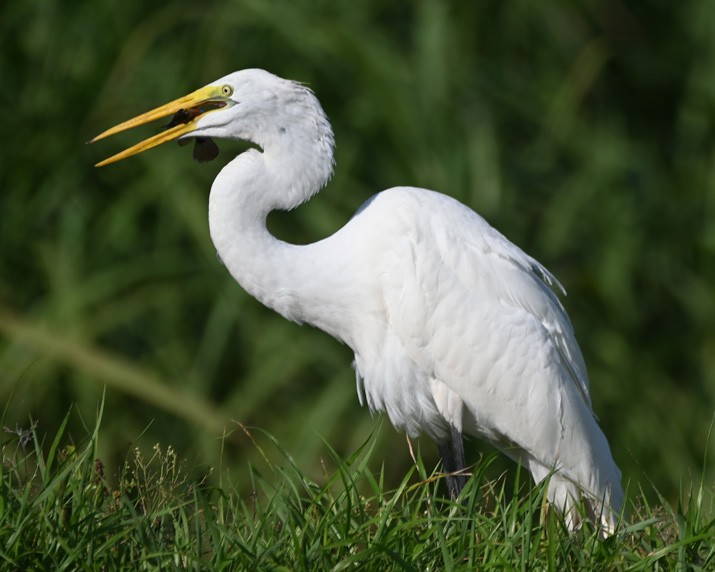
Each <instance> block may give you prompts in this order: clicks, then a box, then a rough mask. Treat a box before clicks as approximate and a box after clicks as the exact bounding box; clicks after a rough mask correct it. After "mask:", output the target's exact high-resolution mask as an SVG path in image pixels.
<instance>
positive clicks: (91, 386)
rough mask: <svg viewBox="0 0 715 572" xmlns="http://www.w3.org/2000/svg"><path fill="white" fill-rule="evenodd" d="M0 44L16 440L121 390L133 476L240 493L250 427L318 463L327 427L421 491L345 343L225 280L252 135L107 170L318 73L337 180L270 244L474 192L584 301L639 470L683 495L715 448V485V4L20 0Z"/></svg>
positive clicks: (3, 285)
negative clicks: (227, 91)
mask: <svg viewBox="0 0 715 572" xmlns="http://www.w3.org/2000/svg"><path fill="white" fill-rule="evenodd" d="M0 37H1V38H2V52H0V101H1V103H2V109H3V125H4V128H3V133H4V137H5V139H4V141H3V143H2V153H1V154H0V216H1V221H2V222H1V223H0V224H1V226H0V241H1V242H0V245H1V248H0V402H1V403H2V404H3V406H4V420H3V424H4V425H5V426H6V428H7V429H14V428H16V426H17V427H28V426H29V419H30V416H31V417H32V418H34V419H35V420H37V423H38V425H37V431H38V433H39V434H40V435H49V436H51V435H52V434H53V432H54V431H55V430H56V428H57V426H58V424H59V423H60V421H61V419H62V418H63V416H64V415H65V414H66V412H67V411H68V409H69V407H70V405H71V404H74V405H75V406H76V408H75V412H74V413H73V415H72V426H73V427H74V429H73V431H74V432H75V433H74V434H76V435H80V436H81V435H83V434H84V433H83V429H82V424H83V423H84V424H87V425H91V424H92V423H93V422H94V415H95V411H96V408H97V404H98V402H99V401H100V400H101V399H102V394H103V392H104V391H106V398H105V399H106V404H107V408H106V411H105V415H104V420H103V424H102V432H101V444H102V456H103V458H104V461H105V463H106V464H108V465H110V466H116V464H117V463H120V462H121V461H122V459H123V458H124V456H125V455H126V452H127V450H128V448H129V447H133V446H134V445H139V446H142V445H143V446H146V445H151V444H153V443H155V442H161V443H164V444H172V445H173V446H174V447H175V448H176V449H177V450H178V451H179V453H180V455H182V456H184V457H186V458H187V459H189V460H190V464H191V466H196V467H197V470H198V471H205V470H206V469H207V468H208V467H209V466H214V467H219V466H220V467H229V468H231V473H232V475H233V478H235V479H236V480H238V481H240V480H241V479H245V478H247V472H246V471H245V466H246V463H247V462H250V461H251V460H252V459H253V458H254V457H255V455H256V454H257V452H256V449H255V447H252V446H250V443H249V440H248V439H246V438H245V437H244V436H243V435H242V432H241V431H240V430H236V429H237V425H236V424H235V423H234V420H235V421H238V422H240V423H243V424H245V425H249V426H257V427H260V428H263V429H265V430H267V431H269V432H271V433H272V434H273V435H275V436H276V438H277V439H278V440H279V441H280V442H281V443H282V445H283V446H284V447H285V448H286V450H287V451H288V452H289V453H290V454H291V455H292V456H293V457H294V458H295V459H296V461H297V462H298V464H299V466H301V467H302V468H303V469H304V470H306V471H307V472H309V473H310V472H313V473H317V474H320V471H321V467H320V462H319V459H320V457H323V456H324V455H325V445H324V443H323V442H322V441H321V437H323V438H325V440H326V441H327V442H328V443H330V444H331V445H332V446H334V447H335V448H336V449H337V450H338V451H339V452H341V453H342V454H349V453H350V452H351V451H352V450H353V449H354V448H355V447H356V446H357V445H358V444H359V443H361V442H362V441H364V439H365V438H366V437H367V436H368V435H369V434H370V433H371V432H372V431H374V430H376V428H377V429H378V431H377V435H378V436H377V439H378V440H379V443H380V453H379V455H378V457H377V458H376V459H374V462H375V465H376V469H378V468H379V463H380V462H381V460H382V459H383V458H384V459H386V471H387V473H388V475H389V477H390V478H392V479H398V478H400V476H402V475H403V474H404V471H405V468H406V466H407V465H408V464H409V463H410V457H409V454H408V450H407V445H406V442H405V439H404V437H403V436H401V435H399V434H397V433H396V432H394V431H393V430H392V428H390V427H389V426H388V424H387V423H385V424H384V426H381V423H380V421H379V419H376V418H373V417H371V416H370V415H369V414H368V412H367V411H366V410H364V409H361V408H360V407H359V406H358V402H357V397H356V394H355V382H354V375H353V371H352V369H351V367H350V362H351V360H352V356H351V354H350V352H349V351H348V350H347V349H346V348H345V347H342V346H340V345H339V344H338V343H337V342H335V341H333V340H332V339H330V338H329V337H328V336H326V335H324V334H323V333H321V332H318V331H315V330H313V329H311V328H309V327H299V326H296V325H294V324H290V323H288V322H286V321H285V320H284V319H282V318H281V317H280V316H278V315H276V314H274V313H272V312H271V311H269V310H267V309H265V308H263V307H261V306H260V305H259V304H258V303H257V302H255V301H254V300H252V299H251V298H250V297H249V296H248V295H247V294H245V293H244V292H243V291H242V290H241V289H240V288H239V287H238V285H236V284H235V283H234V282H233V281H232V279H231V278H230V276H229V275H228V273H227V272H226V271H225V269H224V268H223V267H222V266H221V265H220V264H218V262H217V259H216V255H215V251H214V249H213V246H212V244H211V241H210V239H209V234H208V227H207V220H206V219H207V214H206V207H207V198H208V191H209V188H210V185H211V181H212V180H213V178H214V177H215V175H216V173H217V172H218V170H219V169H220V167H221V166H222V165H223V164H225V163H226V162H227V161H228V160H230V159H231V158H232V156H233V155H234V154H235V153H237V152H239V151H240V150H241V149H243V148H244V147H245V145H242V144H240V143H232V142H228V143H227V142H224V143H223V144H220V147H221V155H220V156H219V158H218V159H217V160H216V161H214V162H213V163H208V164H203V165H200V164H198V163H196V162H194V161H193V160H192V159H191V152H190V148H178V147H177V146H176V145H173V144H171V145H166V146H163V147H160V148H158V149H155V150H152V151H151V152H147V153H145V154H142V155H139V156H137V157H135V158H132V159H130V160H127V161H124V162H122V163H119V164H117V165H114V166H110V167H107V168H103V169H95V168H94V167H93V164H94V163H96V162H97V161H99V160H101V159H103V158H105V157H107V156H109V155H110V154H113V153H114V152H116V151H119V150H121V149H123V148H124V147H125V146H127V145H128V144H130V143H133V142H135V141H137V140H139V139H140V138H142V137H144V136H147V135H149V134H151V133H153V132H154V131H153V128H152V127H150V128H147V129H144V130H142V131H141V132H140V133H137V132H130V133H126V134H122V135H121V136H117V137H115V138H113V139H111V140H108V141H105V142H102V143H100V144H96V145H92V146H86V145H85V144H84V143H85V141H87V140H89V139H91V138H92V137H93V136H94V135H96V134H97V133H99V132H100V131H102V130H104V129H106V128H107V127H109V126H111V125H114V124H116V123H118V122H119V121H122V120H124V119H127V118H129V117H132V116H134V115H136V114H138V113H140V112H143V111H146V110H148V109H150V108H153V107H155V106H157V105H159V104H161V103H164V102H166V101H169V100H171V99H174V98H176V97H178V96H180V95H183V94H185V93H188V92H189V91H191V90H193V89H195V88H197V87H200V86H201V85H204V84H205V83H207V82H209V81H212V80H214V79H217V78H218V77H221V76H222V75H224V74H226V73H229V72H231V71H234V70H237V69H241V68H247V67H262V68H266V69H268V70H270V71H272V72H274V73H276V74H278V75H281V76H283V77H288V78H292V79H297V80H300V81H303V82H306V83H308V84H309V85H310V86H311V87H312V88H313V89H314V90H315V92H316V93H317V95H318V97H319V99H320V100H321V102H322V104H323V106H324V108H325V110H326V112H327V113H328V115H329V116H330V118H331V119H332V122H333V126H334V129H335V132H336V139H337V170H336V175H335V177H334V179H333V181H332V183H331V184H330V185H329V187H328V189H327V190H326V191H325V192H324V193H323V194H321V195H319V196H318V197H317V198H316V199H314V200H313V201H312V202H310V203H309V204H307V205H305V206H304V207H301V208H300V209H298V210H297V211H295V212H292V213H281V214H276V215H275V216H273V218H272V219H271V221H270V224H271V227H272V229H273V230H274V232H276V233H277V234H279V235H280V236H281V237H283V238H286V239H289V240H292V241H296V242H309V241H313V240H317V239H319V238H322V237H324V236H326V235H327V234H329V233H331V232H333V231H335V230H336V229H337V228H339V227H340V226H341V225H343V224H344V223H345V221H346V220H347V219H348V218H349V217H350V216H351V214H352V213H353V212H354V210H355V209H356V208H357V207H358V206H359V205H360V204H361V203H362V202H363V201H364V200H365V199H366V198H368V197H369V196H370V195H371V194H373V193H374V192H377V191H379V190H381V189H384V188H388V187H390V186H394V185H402V184H406V185H417V186H422V187H428V188H433V189H437V190H440V191H442V192H445V193H447V194H450V195H452V196H454V197H456V198H458V199H460V200H461V201H463V202H465V203H466V204H467V205H469V206H470V207H472V208H474V209H475V210H477V211H478V212H480V213H481V214H482V215H483V216H485V217H486V218H487V219H488V220H489V221H490V222H491V223H492V224H493V225H494V226H496V227H497V228H498V229H499V230H501V231H502V232H503V233H504V234H506V235H507V236H508V237H509V238H510V239H511V240H512V241H514V242H515V243H516V244H518V245H520V246H521V247H522V248H524V249H525V250H526V251H527V252H529V253H530V254H532V255H533V256H534V257H536V258H537V259H538V260H540V261H541V262H543V263H544V264H545V265H546V266H547V267H548V268H550V269H551V270H552V271H553V272H554V273H555V274H556V275H557V276H558V278H559V279H560V280H561V281H562V282H563V284H564V285H565V287H566V289H567V290H568V292H569V295H568V297H567V298H566V299H565V300H564V304H565V306H566V308H567V310H568V312H569V314H570V316H571V318H572V320H573V322H574V326H575V328H576V331H577V335H578V339H579V340H580V343H581V347H582V349H583V352H584V354H585V357H586V361H587V363H588V366H589V371H590V375H591V386H592V395H593V402H594V407H595V410H596V411H597V413H598V415H599V417H600V419H601V423H602V425H603V428H604V430H605V432H606V434H607V436H608V438H609V440H610V442H611V445H612V448H613V451H614V455H615V458H616V460H617V462H618V464H619V465H620V467H621V468H622V470H623V473H624V481H625V482H630V483H631V487H633V486H634V485H637V484H643V485H644V486H646V487H649V486H650V485H649V484H648V483H649V482H652V483H654V484H655V485H656V486H657V487H658V488H659V489H660V490H661V491H662V492H663V493H664V494H666V495H667V496H668V497H670V498H672V497H674V496H675V495H676V494H677V491H678V489H679V487H680V486H681V483H684V485H685V486H687V484H688V483H689V482H690V481H691V480H692V479H696V478H700V477H701V476H702V470H703V466H704V463H703V459H704V457H705V455H706V452H707V449H708V448H709V451H710V461H711V463H710V465H709V466H707V469H706V470H707V473H708V474H707V475H706V479H707V480H708V481H707V482H712V479H713V475H714V473H713V470H712V469H711V467H712V464H713V462H715V457H714V456H713V449H715V445H714V444H713V442H712V440H711V442H710V443H709V444H708V440H707V439H708V430H709V428H710V426H711V423H712V420H713V414H714V412H715V332H714V326H715V256H714V255H715V153H714V151H715V138H714V135H715V9H713V5H712V3H711V2H709V1H708V0H702V1H697V0H684V1H682V2H678V3H677V4H671V3H666V2H661V1H655V0H646V1H642V2H639V3H628V4H626V3H625V2H619V1H615V0H606V1H595V0H590V1H582V2H559V1H555V0H540V1H539V2H530V1H526V0H523V1H481V2H467V1H464V2H444V1H441V0H419V1H415V2H388V1H386V0H364V1H355V2H349V3H338V2H335V1H334V0H275V1H269V0H242V1H237V2H211V1H208V2H204V3H197V2H187V1H184V0H181V1H176V2H164V1H161V2H159V1H157V0H142V1H138V0H124V1H123V2H116V1H114V0H93V1H92V2H86V1H79V0H21V1H13V2H3V3H2V5H1V6H0ZM224 427H225V428H226V430H227V431H233V434H231V435H230V436H228V437H226V438H221V435H222V432H223V429H224ZM4 438H5V437H4ZM420 446H421V448H422V450H423V451H424V453H425V455H426V456H427V458H428V460H432V461H434V462H436V452H435V451H434V449H433V447H432V446H431V444H429V443H428V442H427V441H424V442H422V443H420ZM472 448H473V449H472V458H475V455H476V452H477V450H480V449H481V448H482V446H481V445H479V444H474V445H472ZM507 466H509V465H508V464H506V463H505V464H504V465H503V467H507ZM393 482H394V481H393Z"/></svg>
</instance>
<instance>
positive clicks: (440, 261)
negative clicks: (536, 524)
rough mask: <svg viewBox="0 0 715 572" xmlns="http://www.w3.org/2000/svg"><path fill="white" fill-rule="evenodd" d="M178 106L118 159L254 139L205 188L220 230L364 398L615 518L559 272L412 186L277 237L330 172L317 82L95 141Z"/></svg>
mask: <svg viewBox="0 0 715 572" xmlns="http://www.w3.org/2000/svg"><path fill="white" fill-rule="evenodd" d="M179 109H182V110H188V111H189V112H190V113H189V115H193V117H191V119H190V120H188V121H186V122H184V121H183V120H182V121H181V122H180V125H178V126H177V127H178V128H172V129H175V130H176V132H175V133H173V132H172V133H166V134H164V135H160V136H157V137H155V138H152V139H150V140H149V141H147V142H144V143H141V144H139V145H137V146H135V147H134V148H132V149H130V150H128V151H127V152H125V153H122V154H119V155H117V156H115V157H113V158H111V159H109V160H108V161H106V162H111V161H113V160H118V159H120V158H123V157H125V156H128V155H130V154H133V153H135V152H139V151H142V150H144V149H145V148H148V147H151V146H153V145H156V144H158V143H161V142H163V141H164V140H168V139H172V138H176V137H216V138H231V139H243V140H248V141H252V142H254V143H256V144H257V145H258V146H259V147H260V149H250V150H248V151H246V152H244V153H242V154H240V155H239V156H238V157H236V158H235V159H234V160H233V161H231V162H230V163H228V164H227V165H226V166H225V167H224V168H223V170H222V171H221V172H220V174H219V175H218V177H217V178H216V180H215V182H214V184H213V186H212V188H211V195H210V200H209V226H210V231H211V237H212V239H213V241H214V244H215V245H216V248H217V250H218V253H219V256H220V257H221V260H222V261H223V262H224V264H225V265H226V267H227V268H228V270H229V271H230V272H231V274H232V275H233V277H234V278H235V279H236V280H237V281H238V282H239V283H240V284H241V285H242V286H243V288H245V289H246V290H247V291H248V292H249V293H250V294H251V295H253V296H255V297H256V298H257V299H258V300H260V301H261V302H262V303H264V304H265V305H267V306H269V307H271V308H273V309H275V310H276V311H277V312H279V313H281V314H282V315H283V316H285V317H286V318H288V319H289V320H293V321H295V322H299V323H303V322H305V323H309V324H312V325H314V326H316V327H318V328H321V329H323V330H325V331H326V332H328V333H330V334H331V335H333V336H334V337H336V338H337V339H339V340H341V341H342V342H344V343H345V344H347V345H348V346H350V347H351V348H352V349H353V350H354V352H355V368H356V372H357V377H358V393H359V396H360V400H361V402H363V403H366V404H367V405H368V406H369V407H370V409H371V410H373V411H385V412H386V413H387V415H388V416H389V418H390V421H391V422H392V423H393V425H394V426H395V427H396V428H398V429H400V430H403V431H406V432H407V433H408V434H409V435H411V436H416V435H418V434H420V433H426V434H428V435H430V436H431V437H432V438H434V439H435V440H436V441H437V442H438V443H444V442H445V441H446V440H449V438H450V432H451V433H452V434H453V435H455V434H456V435H459V439H460V442H461V435H460V434H461V433H462V432H464V433H467V434H469V435H474V436H478V437H481V438H483V439H485V440H487V441H489V442H491V443H493V444H494V445H495V446H497V447H498V448H499V449H500V450H502V451H503V452H504V453H505V454H506V455H508V456H509V457H511V458H512V459H514V460H516V461H519V462H521V463H523V465H524V466H526V467H528V469H529V470H530V471H531V473H532V475H533V477H534V479H535V481H537V482H538V481H541V480H543V479H544V478H546V477H547V476H549V475H550V474H551V481H550V484H549V491H548V496H549V500H550V501H551V503H552V504H554V505H555V506H556V507H557V508H558V509H559V510H560V511H562V512H563V513H564V514H565V518H566V521H567V523H568V524H569V526H571V527H574V526H576V525H577V524H578V522H579V516H578V513H577V511H576V509H575V505H576V504H577V503H579V502H580V501H581V500H583V501H584V504H585V506H586V509H587V511H588V513H590V516H591V518H592V519H593V520H594V521H595V522H600V523H601V524H602V525H603V527H604V530H605V531H606V532H610V531H612V530H613V528H614V526H615V524H616V522H617V519H618V515H619V513H620V511H621V507H622V503H623V492H622V489H621V484H620V472H619V470H618V468H617V467H616V464H615V463H614V461H613V458H612V456H611V452H610V449H609V445H608V442H607V441H606V438H605V436H604V435H603V433H602V431H601V429H600V428H599V426H598V423H597V421H596V418H595V416H594V414H593V412H592V409H591V400H590V396H589V383H588V375H587V373H586V367H585V364H584V361H583V358H582V355H581V352H580V350H579V347H578V344H577V342H576V339H575V336H574V332H573V328H572V326H571V323H570V321H569V319H568V317H567V315H566V312H565V311H564V308H563V306H562V305H561V303H560V302H559V300H558V299H557V297H556V295H555V294H554V292H553V291H552V287H553V286H556V287H557V288H559V289H562V288H561V285H560V284H559V283H558V282H557V281H556V279H555V278H554V277H553V276H552V275H551V274H550V273H549V271H548V270H546V269H545V268H544V267H543V266H542V265H541V264H539V263H538V262H537V261H536V260H534V259H533V258H531V257H530V256H528V255H527V254H525V253H524V252H523V251H522V250H521V249H519V248H518V247H516V246H515V245H514V244H512V243H511V242H509V241H508V240H507V239H506V238H505V237H504V236H502V235H501V234H500V233H499V232H497V231H496V230H494V229H493V228H492V227H491V226H489V224H487V223H486V222H485V221H484V219H482V218H481V217H480V216H479V215H477V214H476V213H474V212H473V211H471V210H470V209H469V208H467V207H466V206H464V205H462V204H461V203H459V202H458V201H456V200H454V199H452V198H450V197H447V196H445V195H442V194H439V193H436V192H433V191H428V190H425V189H418V188H412V187H398V188H392V189H389V190H386V191H383V192H382V193H379V194H378V195H375V196H374V197H372V198H371V199H370V200H369V201H367V202H366V203H365V204H364V205H363V206H362V207H361V209H360V210H359V211H358V212H357V213H356V215H355V216H354V217H353V218H352V219H351V220H350V221H349V222H348V223H347V224H346V225H345V226H344V227H343V228H342V229H340V230H339V231H338V232H337V233H335V234H334V235H333V236H330V237H328V238H326V239H324V240H321V241H319V242H317V243H314V244H309V245H306V246H296V245H291V244H288V243H285V242H282V241H280V240H278V239H276V238H275V237H273V236H272V235H271V234H270V233H269V232H268V230H267V228H266V224H265V223H266V217H267V215H268V213H269V212H270V211H272V210H276V209H281V210H287V209H292V208H294V207H296V206H298V205H299V204H300V203H302V202H304V201H306V200H308V199H309V198H310V197H311V196H312V195H314V194H315V193H317V192H318V191H319V190H320V189H321V188H322V187H323V186H324V185H325V184H326V183H327V181H328V180H329V178H330V176H331V174H332V170H333V146H334V141H333V134H332V131H331V128H330V124H329V122H328V120H327V118H326V116H325V114H324V113H323V111H322V109H321V107H320V104H319V103H318V101H317V99H316V98H315V97H314V95H313V93H312V92H311V91H310V90H308V89H307V88H305V87H304V86H302V85H300V84H298V83H295V82H291V81H287V80H284V79H281V78H278V77H276V76H274V75H272V74H270V73H268V72H265V71H263V70H244V71H240V72H236V73H233V74H231V75H228V76H226V77H224V78H222V79H220V80H218V81H217V82H215V83H213V84H211V85H209V86H207V87H206V88H202V89H201V90H199V91H197V92H194V94H191V95H189V96H186V97H185V98H182V99H181V100H177V101H176V102H172V104H167V105H166V106H163V107H162V108H159V109H158V110H155V111H154V112H149V113H148V114H145V115H143V116H141V117H139V118H137V119H136V120H133V121H130V122H127V123H125V124H122V125H120V126H118V127H117V128H115V129H113V130H110V131H108V132H106V133H105V134H102V135H101V136H100V137H98V138H101V137H103V136H106V135H107V134H110V133H114V132H116V131H118V130H122V129H126V128H128V127H131V126H134V125H137V124H140V123H144V122H146V121H148V120H150V119H154V118H156V117H160V116H165V115H169V114H171V113H176V112H178V110H179ZM170 131H171V130H170ZM106 162H105V163H106ZM455 432H456V433H455Z"/></svg>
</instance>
